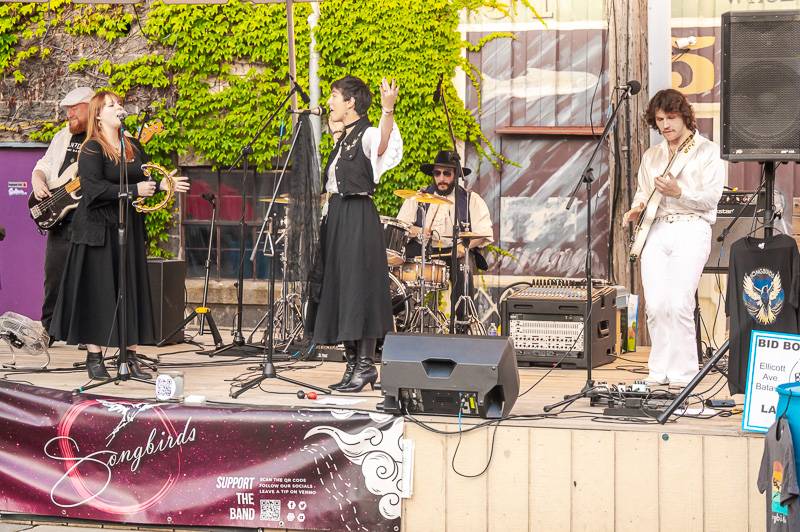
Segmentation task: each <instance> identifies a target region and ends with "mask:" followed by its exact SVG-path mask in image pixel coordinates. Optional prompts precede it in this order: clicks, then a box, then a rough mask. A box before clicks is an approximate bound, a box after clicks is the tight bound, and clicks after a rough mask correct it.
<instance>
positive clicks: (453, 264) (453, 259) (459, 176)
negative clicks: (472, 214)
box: [434, 78, 469, 334]
mask: <svg viewBox="0 0 800 532" xmlns="http://www.w3.org/2000/svg"><path fill="white" fill-rule="evenodd" d="M444 92H445V91H444V90H443V89H442V79H441V78H440V79H439V86H438V87H437V88H436V93H435V94H434V100H436V99H437V98H438V99H440V100H441V102H442V109H444V116H445V119H446V120H447V130H448V132H449V133H450V141H451V142H452V144H453V150H452V152H451V153H452V156H451V157H450V159H451V161H450V162H452V163H453V164H454V165H455V167H456V175H455V180H456V183H455V187H454V188H453V190H454V191H455V194H454V196H453V198H454V200H455V201H454V202H453V230H452V233H451V235H452V237H453V240H452V246H451V249H450V286H451V289H450V334H456V290H455V286H456V283H457V280H458V275H457V273H456V271H457V268H458V266H459V265H458V242H459V241H460V240H461V236H460V235H461V224H460V223H459V218H458V215H459V213H458V187H460V186H461V181H462V180H463V179H464V168H463V167H462V166H461V157H459V155H458V151H457V150H456V134H455V131H453V122H452V120H451V119H450V111H449V110H448V108H447V98H446V97H445V95H444ZM467 208H469V205H467ZM465 253H466V248H465ZM467 275H469V272H466V271H465V272H464V276H465V277H466V276H467Z"/></svg>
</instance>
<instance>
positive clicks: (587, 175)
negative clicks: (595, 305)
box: [544, 86, 638, 412]
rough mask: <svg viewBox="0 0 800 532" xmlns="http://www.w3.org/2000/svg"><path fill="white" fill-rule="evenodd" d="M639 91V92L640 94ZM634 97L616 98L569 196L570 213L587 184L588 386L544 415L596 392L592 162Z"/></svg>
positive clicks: (585, 352) (585, 329) (585, 337)
mask: <svg viewBox="0 0 800 532" xmlns="http://www.w3.org/2000/svg"><path fill="white" fill-rule="evenodd" d="M637 92H638V91H637ZM630 95H631V88H630V86H628V87H626V88H625V89H624V91H623V93H622V95H621V96H620V97H619V98H618V99H617V105H616V107H614V110H613V112H612V113H611V116H610V117H609V119H608V121H607V122H606V126H605V128H604V129H603V132H602V133H601V134H600V138H599V139H598V140H597V144H595V147H594V151H593V152H592V155H591V156H590V157H589V161H588V162H587V163H586V166H585V167H584V169H583V172H581V175H580V177H579V178H578V180H577V181H576V183H575V186H574V187H573V189H572V192H571V193H570V195H569V201H568V202H567V207H566V209H567V210H570V209H571V208H572V204H573V203H574V202H575V197H576V196H577V194H578V189H579V188H580V187H581V184H583V185H584V187H585V189H586V301H585V303H584V304H585V307H586V308H585V309H584V312H583V357H584V360H585V361H586V383H584V385H583V388H582V389H581V391H580V392H578V393H576V394H572V395H566V396H564V400H563V401H559V402H557V403H553V404H550V405H546V406H545V407H544V411H545V412H549V411H551V410H552V409H554V408H557V407H559V406H562V405H568V404H571V403H573V402H575V401H576V400H578V399H580V398H582V397H590V396H591V394H592V390H593V389H594V380H592V339H591V334H592V323H591V318H592V182H593V181H594V169H593V168H592V162H593V161H594V158H595V156H597V153H598V152H599V151H600V147H601V146H602V145H603V142H604V141H605V139H606V137H608V134H609V133H610V132H611V129H612V128H613V127H614V124H615V123H616V118H617V113H618V112H619V110H620V108H621V107H622V102H623V100H625V99H627V98H628V97H630Z"/></svg>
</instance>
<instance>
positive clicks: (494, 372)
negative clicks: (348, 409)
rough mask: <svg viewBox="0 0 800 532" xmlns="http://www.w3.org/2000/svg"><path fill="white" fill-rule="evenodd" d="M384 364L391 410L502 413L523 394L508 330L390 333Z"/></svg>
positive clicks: (493, 416) (387, 403)
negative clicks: (496, 332) (499, 333)
mask: <svg viewBox="0 0 800 532" xmlns="http://www.w3.org/2000/svg"><path fill="white" fill-rule="evenodd" d="M381 366H382V368H381V390H382V392H383V395H384V400H383V410H384V411H386V412H393V413H403V414H405V413H408V414H442V415H451V416H457V415H459V413H460V415H462V416H480V417H483V418H491V419H497V418H500V417H505V416H507V415H508V414H509V413H510V412H511V408H512V407H513V406H514V403H515V402H516V401H517V396H518V395H519V372H518V370H517V361H516V358H515V357H514V346H513V345H512V344H511V340H509V339H508V338H507V337H504V336H469V335H461V334H454V335H430V334H396V333H389V334H387V335H386V339H385V341H384V344H383V362H382V364H381Z"/></svg>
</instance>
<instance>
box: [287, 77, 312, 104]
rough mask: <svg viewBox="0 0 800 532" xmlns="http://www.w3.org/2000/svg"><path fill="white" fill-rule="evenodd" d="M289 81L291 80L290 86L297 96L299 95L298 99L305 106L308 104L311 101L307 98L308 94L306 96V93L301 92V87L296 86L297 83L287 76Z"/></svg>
mask: <svg viewBox="0 0 800 532" xmlns="http://www.w3.org/2000/svg"><path fill="white" fill-rule="evenodd" d="M289 79H290V80H292V85H293V87H294V90H296V91H297V94H299V95H300V98H301V99H302V100H303V102H304V103H305V104H306V105H308V102H310V101H311V99H310V98H309V97H308V94H306V91H304V90H303V87H301V86H300V85H298V84H297V82H296V81H295V80H294V78H293V77H292V76H289Z"/></svg>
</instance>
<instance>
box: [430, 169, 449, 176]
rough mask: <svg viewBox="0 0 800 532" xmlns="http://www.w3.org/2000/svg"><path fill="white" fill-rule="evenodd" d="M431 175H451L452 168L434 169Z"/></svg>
mask: <svg viewBox="0 0 800 532" xmlns="http://www.w3.org/2000/svg"><path fill="white" fill-rule="evenodd" d="M433 175H434V177H438V176H440V175H443V176H445V177H451V176H452V175H453V171H452V170H434V171H433Z"/></svg>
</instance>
